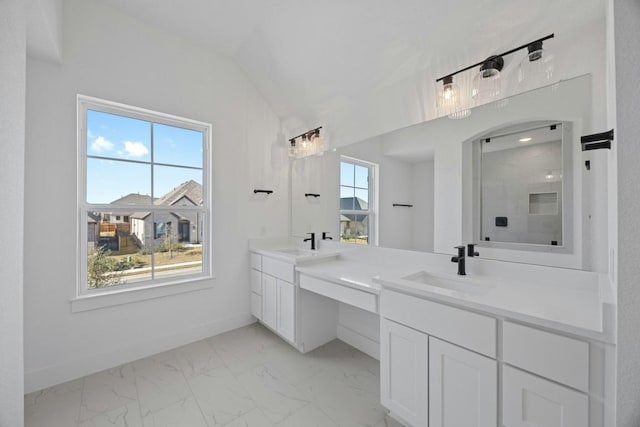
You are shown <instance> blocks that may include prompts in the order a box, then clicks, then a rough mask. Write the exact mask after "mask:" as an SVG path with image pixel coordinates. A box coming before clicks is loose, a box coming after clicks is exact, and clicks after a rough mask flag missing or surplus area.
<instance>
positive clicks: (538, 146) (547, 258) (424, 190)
mask: <svg viewBox="0 0 640 427" xmlns="http://www.w3.org/2000/svg"><path fill="white" fill-rule="evenodd" d="M591 105H592V104H591V77H590V76H589V75H586V76H581V77H576V78H573V79H569V80H565V81H562V82H560V83H556V84H554V85H552V86H547V87H543V88H539V89H536V90H533V91H530V92H526V93H521V94H518V95H515V96H512V97H510V98H507V99H504V100H501V101H499V102H496V103H494V104H486V105H483V106H479V107H476V108H473V109H472V114H471V115H470V116H469V117H467V118H465V119H461V120H451V119H449V118H439V119H435V120H432V121H428V122H424V123H420V124H417V125H414V126H410V127H407V128H404V129H399V130H396V131H393V132H389V133H386V134H383V135H378V136H375V137H372V138H369V139H367V140H364V141H359V142H356V143H354V144H350V145H346V146H343V147H340V148H337V149H335V150H333V151H329V152H326V153H324V155H321V156H316V157H309V158H303V159H297V160H294V161H293V162H292V173H291V233H292V235H293V236H300V237H302V236H305V235H306V233H309V232H322V231H326V232H329V233H330V235H331V236H332V237H333V238H334V240H338V239H339V240H342V241H349V242H352V243H356V244H372V245H379V246H383V247H390V248H398V249H406V250H414V251H429V252H440V253H447V254H449V253H453V252H454V249H453V247H454V246H456V245H459V244H461V243H470V242H476V243H479V244H480V249H481V256H482V257H485V258H491V259H500V260H510V261H518V262H527V263H535V264H545V265H555V266H563V267H569V268H586V269H588V268H589V262H588V260H587V255H588V254H589V252H590V249H589V247H588V245H589V242H590V240H591V239H590V236H589V233H590V229H592V228H593V227H592V224H589V223H588V221H589V218H590V216H589V210H590V209H589V206H588V204H589V201H590V200H592V199H593V197H592V195H591V192H592V190H593V189H592V188H591V186H590V183H591V182H593V181H594V179H593V177H586V175H585V174H586V173H589V172H588V171H585V168H584V157H583V154H582V153H581V149H580V142H579V141H580V136H581V135H584V134H587V133H590V132H591V131H592V129H591V121H592V114H593V112H592V110H593V109H592V106H591ZM528 138H531V139H528ZM487 140H488V141H487ZM345 165H346V166H345ZM349 165H352V166H349ZM349 168H351V169H352V172H353V174H350V175H349V174H346V173H345V172H344V171H345V169H349ZM356 168H358V169H357V170H358V173H357V174H356ZM356 175H357V176H356ZM347 184H348V185H347ZM347 193H348V194H347ZM356 193H357V194H356Z"/></svg>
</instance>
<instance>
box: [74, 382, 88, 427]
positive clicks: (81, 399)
mask: <svg viewBox="0 0 640 427" xmlns="http://www.w3.org/2000/svg"><path fill="white" fill-rule="evenodd" d="M86 383H87V375H85V376H84V377H82V390H81V391H80V405H78V416H77V417H76V427H78V426H79V425H80V414H81V413H82V402H83V401H84V386H85V384H86Z"/></svg>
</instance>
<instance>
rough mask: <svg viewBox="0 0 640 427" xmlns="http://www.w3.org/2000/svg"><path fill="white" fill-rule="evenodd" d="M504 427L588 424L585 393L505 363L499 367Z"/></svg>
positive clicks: (575, 425)
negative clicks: (502, 366) (500, 371)
mask: <svg viewBox="0 0 640 427" xmlns="http://www.w3.org/2000/svg"><path fill="white" fill-rule="evenodd" d="M502 383H503V393H502V394H503V396H502V418H503V424H504V427H584V426H587V425H589V400H588V397H587V395H586V394H583V393H580V392H578V391H575V390H571V389H569V388H567V387H563V386H561V385H559V384H556V383H552V382H551V381H547V380H545V379H542V378H540V377H536V376H533V375H531V374H528V373H526V372H523V371H520V370H518V369H515V368H512V367H510V366H505V367H504V368H503V370H502Z"/></svg>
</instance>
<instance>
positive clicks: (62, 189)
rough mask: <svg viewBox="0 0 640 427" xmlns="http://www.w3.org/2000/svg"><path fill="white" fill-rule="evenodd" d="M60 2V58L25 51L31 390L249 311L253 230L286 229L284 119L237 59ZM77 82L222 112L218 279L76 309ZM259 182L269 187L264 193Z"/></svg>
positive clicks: (81, 3)
mask: <svg viewBox="0 0 640 427" xmlns="http://www.w3.org/2000/svg"><path fill="white" fill-rule="evenodd" d="M64 6H65V9H64V16H63V20H64V23H65V24H64V33H63V43H64V58H63V61H62V62H61V63H48V62H44V61H41V60H38V59H33V58H31V59H29V60H28V62H27V119H26V120H27V134H26V139H27V142H26V168H25V169H26V170H25V174H26V183H25V223H26V224H28V225H27V226H26V227H25V235H24V244H25V261H24V262H25V370H26V389H27V391H32V390H35V389H38V388H41V387H44V386H48V385H51V384H54V383H59V382H62V381H65V380H69V379H72V378H74V377H78V376H82V375H85V374H88V373H90V372H94V371H98V370H101V369H104V368H107V367H110V366H114V365H117V364H119V363H123V362H127V361H129V360H132V359H136V358H139V357H143V356H147V355H149V354H153V353H156V352H159V351H163V350H165V349H168V348H172V347H175V346H178V345H182V344H184V343H187V342H189V341H193V340H197V339H200V338H202V337H205V336H210V335H214V334H215V333H217V332H220V331H222V330H226V329H229V328H234V327H238V326H241V325H244V324H247V323H249V322H251V321H252V318H251V316H250V301H249V295H250V292H249V263H248V252H247V239H248V238H250V237H268V236H277V235H286V234H287V231H288V211H287V197H288V191H287V188H288V169H287V167H286V164H284V163H283V162H281V161H280V160H278V159H279V154H280V150H279V147H280V145H279V143H278V142H279V141H280V140H281V136H280V122H279V120H278V119H277V117H276V116H275V115H274V114H273V112H272V110H271V109H270V107H269V106H268V105H267V103H266V102H265V101H264V100H263V98H262V97H261V96H260V94H258V93H257V91H256V90H255V88H254V87H253V86H252V85H251V83H250V82H249V81H248V80H247V79H246V78H245V76H244V75H243V73H242V72H241V70H240V69H239V68H238V67H237V66H235V65H234V64H233V63H231V62H230V61H229V60H227V59H225V58H223V57H221V56H217V55H215V54H212V53H211V52H210V51H208V50H206V49H204V48H201V47H199V46H195V45H192V44H189V43H188V42H185V41H184V40H182V39H179V38H176V37H174V36H171V35H169V34H167V33H166V32H164V31H162V30H160V29H158V28H155V27H152V26H149V25H146V24H143V23H142V22H139V21H137V20H134V19H132V18H130V17H128V16H124V15H122V14H121V13H119V12H117V11H115V10H114V9H111V8H110V7H109V6H108V5H107V3H105V2H102V1H98V0H68V1H66V2H65V3H64ZM2 28H5V26H3V27H2ZM3 40H4V38H3ZM78 93H81V94H85V95H90V96H95V97H100V98H104V99H108V100H112V101H117V102H122V103H126V104H130V105H134V106H138V107H143V108H148V109H152V110H156V111H160V112H165V113H169V114H174V115H178V116H183V117H188V118H192V119H195V120H200V121H204V122H209V123H211V124H212V125H213V166H212V168H213V171H212V176H213V178H212V179H213V183H212V184H213V234H214V241H213V260H214V267H213V271H214V274H215V276H216V279H215V280H213V281H212V282H211V284H212V285H213V288H211V289H207V290H202V291H197V292H192V293H186V294H180V295H176V296H171V297H164V298H157V299H153V300H147V301H143V302H137V303H130V304H125V305H120V306H115V307H109V308H103V309H99V310H93V311H86V312H81V313H75V314H74V313H71V310H70V303H69V299H70V298H72V297H73V296H74V295H75V289H76V274H75V272H76V264H77V257H76V246H77V238H76V234H77V229H78V224H76V190H75V189H76V94H78ZM3 147H4V146H3ZM16 163H17V162H14V161H12V162H11V168H10V169H9V170H12V168H15V167H17V166H16ZM4 170H5V169H4V168H3V171H4ZM18 172H20V171H18ZM10 175H11V178H13V179H16V178H15V176H16V175H17V176H22V174H21V173H11V174H10ZM3 181H4V180H3ZM12 188H13V187H12ZM254 188H266V189H271V190H274V193H273V194H272V195H270V196H268V197H266V198H265V197H256V196H254V194H253V191H252V190H253V189H254ZM18 216H19V215H18ZM16 222H18V223H19V218H16V219H14V220H13V221H2V223H3V224H12V227H15V224H16ZM43 223H46V224H47V226H46V227H43V226H42V224H43ZM83 226H86V225H84V224H83ZM12 240H13V239H12ZM15 240H16V241H19V240H20V239H15ZM17 264H19V263H16V265H17ZM3 282H4V281H3Z"/></svg>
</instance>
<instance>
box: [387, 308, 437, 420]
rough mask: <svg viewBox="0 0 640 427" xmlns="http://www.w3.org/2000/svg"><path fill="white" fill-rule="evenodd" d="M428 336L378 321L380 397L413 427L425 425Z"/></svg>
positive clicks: (390, 408)
mask: <svg viewBox="0 0 640 427" xmlns="http://www.w3.org/2000/svg"><path fill="white" fill-rule="evenodd" d="M428 349H429V336H428V335H427V334H424V333H422V332H420V331H416V330H415V329H411V328H409V327H407V326H404V325H401V324H399V323H396V322H393V321H391V320H387V319H384V318H383V319H381V321H380V398H381V400H382V404H383V405H384V406H385V407H386V408H387V409H389V410H390V411H391V412H393V413H395V414H396V415H397V416H399V417H400V418H402V419H403V420H404V421H406V422H408V423H410V424H411V425H413V426H426V425H427V421H428V417H429V411H428V395H429V377H428V372H429V351H428Z"/></svg>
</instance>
